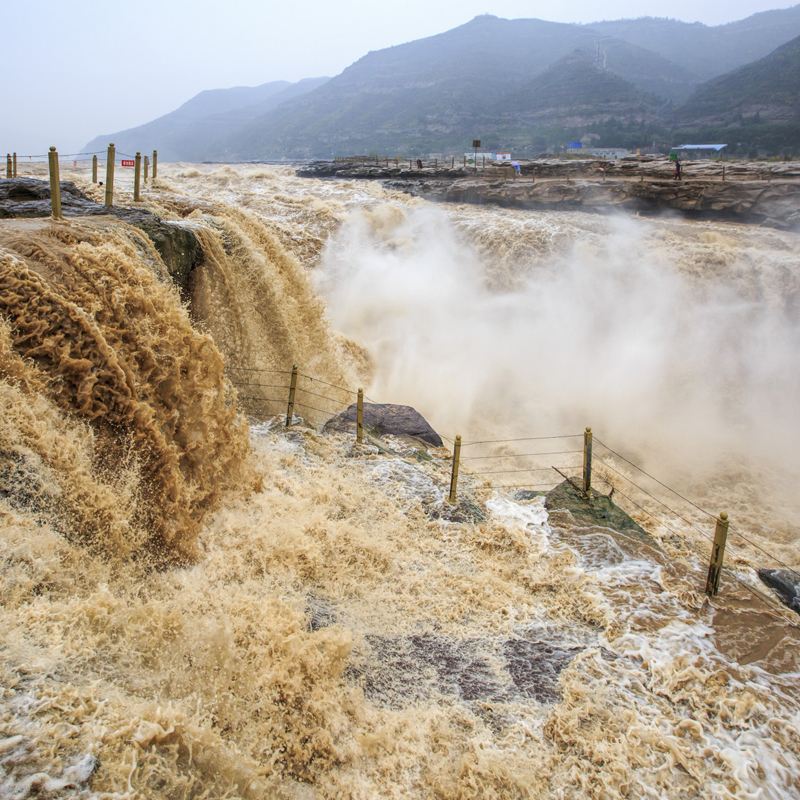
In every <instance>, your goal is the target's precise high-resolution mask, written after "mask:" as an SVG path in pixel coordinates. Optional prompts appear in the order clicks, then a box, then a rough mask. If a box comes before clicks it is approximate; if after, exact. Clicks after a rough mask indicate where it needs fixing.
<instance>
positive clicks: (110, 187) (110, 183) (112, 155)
mask: <svg viewBox="0 0 800 800" xmlns="http://www.w3.org/2000/svg"><path fill="white" fill-rule="evenodd" d="M116 159H117V150H116V148H115V147H114V145H113V144H110V145H109V146H108V152H107V153H106V207H107V208H111V206H113V205H114V162H115V161H116Z"/></svg>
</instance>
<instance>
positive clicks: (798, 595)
mask: <svg viewBox="0 0 800 800" xmlns="http://www.w3.org/2000/svg"><path fill="white" fill-rule="evenodd" d="M758 577H759V578H761V580H762V582H763V583H765V584H766V585H767V586H769V587H770V589H772V590H773V591H774V592H775V593H776V594H777V595H778V597H780V599H781V602H782V603H783V604H784V605H787V606H788V607H789V608H791V609H792V611H796V612H797V613H798V614H800V574H798V573H797V572H795V571H794V570H790V569H760V570H758Z"/></svg>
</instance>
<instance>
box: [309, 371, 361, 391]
mask: <svg viewBox="0 0 800 800" xmlns="http://www.w3.org/2000/svg"><path fill="white" fill-rule="evenodd" d="M297 374H298V375H299V376H300V377H301V378H306V379H307V380H309V381H316V382H317V383H322V384H324V385H325V386H330V387H331V388H332V389H339V391H341V392H346V393H347V394H358V392H356V391H354V390H353V389H347V388H346V387H344V386H339V384H338V383H329V382H328V381H323V380H322V379H321V378H314V377H312V376H311V375H306V374H305V372H298V373H297Z"/></svg>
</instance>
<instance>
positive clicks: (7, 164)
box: [6, 153, 11, 178]
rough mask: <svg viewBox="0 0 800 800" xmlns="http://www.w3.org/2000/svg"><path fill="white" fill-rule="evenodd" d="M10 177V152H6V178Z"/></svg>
mask: <svg viewBox="0 0 800 800" xmlns="http://www.w3.org/2000/svg"><path fill="white" fill-rule="evenodd" d="M10 177H11V153H6V178H10Z"/></svg>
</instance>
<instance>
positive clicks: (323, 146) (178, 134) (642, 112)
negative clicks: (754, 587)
mask: <svg viewBox="0 0 800 800" xmlns="http://www.w3.org/2000/svg"><path fill="white" fill-rule="evenodd" d="M798 35H800V5H799V6H794V7H792V8H789V9H780V10H776V11H768V12H763V13H760V14H755V15H753V16H751V17H748V18H747V19H745V20H740V21H738V22H734V23H730V24H727V25H719V26H706V25H702V24H699V23H694V24H689V23H685V22H679V21H676V20H666V19H653V18H643V19H638V20H619V21H614V22H599V23H595V24H591V25H577V24H564V23H555V22H546V21H543V20H538V19H517V20H507V19H500V18H498V17H494V16H490V15H483V16H480V17H476V18H475V19H473V20H471V21H470V22H468V23H466V24H464V25H461V26H458V27H457V28H454V29H452V30H449V31H446V32H444V33H441V34H438V35H435V36H431V37H427V38H424V39H419V40H416V41H412V42H408V43H405V44H401V45H397V46H395V47H390V48H386V49H383V50H378V51H374V52H370V53H368V54H367V55H365V56H364V57H362V58H361V59H359V60H358V61H356V62H355V63H354V64H352V65H351V66H349V67H348V68H347V69H345V70H344V71H343V72H342V73H341V74H340V75H338V76H336V77H334V78H332V79H330V80H325V81H324V82H323V81H322V80H321V79H319V80H318V81H317V82H316V83H315V82H313V81H312V82H300V84H294V85H291V86H287V85H286V84H283V83H281V82H276V83H272V84H265V85H264V86H262V87H256V88H255V89H249V90H242V89H237V90H220V91H218V92H217V93H202V94H201V95H198V96H197V97H196V98H193V100H192V101H190V102H189V103H187V104H185V105H184V106H182V107H181V109H178V110H177V111H175V112H173V113H172V114H168V115H166V116H165V117H162V118H160V119H159V120H155V121H154V122H152V123H149V124H148V125H145V126H141V127H140V128H136V129H132V130H131V131H125V132H123V133H121V134H111V135H110V136H107V137H101V138H99V139H97V140H95V141H94V142H92V143H91V144H92V146H91V147H90V149H100V148H99V147H96V146H95V145H96V144H98V143H102V142H106V141H111V140H114V141H116V142H117V143H118V144H119V143H120V142H124V141H129V142H130V143H131V144H128V145H125V146H124V149H127V150H128V151H129V152H130V151H132V149H134V148H135V149H139V150H143V151H144V150H149V149H151V148H152V147H158V149H159V152H160V153H161V154H162V157H163V158H168V159H183V160H220V161H224V160H231V161H235V160H259V159H280V158H314V157H331V156H333V155H337V154H339V155H341V154H352V153H368V152H378V153H387V154H398V155H406V154H407V155H417V154H420V153H426V152H442V151H446V152H460V151H461V150H463V149H464V147H465V146H466V145H467V144H468V142H469V141H471V139H472V138H473V136H480V137H481V138H482V140H483V141H484V144H485V145H486V147H488V148H496V147H511V146H513V147H514V149H515V151H517V152H518V153H519V154H520V155H525V154H528V153H532V152H538V151H540V150H541V149H545V148H548V147H551V146H554V145H557V144H558V143H559V142H563V141H564V139H565V138H572V137H578V138H581V137H583V138H585V139H587V140H588V141H590V142H593V143H595V144H603V145H625V146H639V145H641V144H644V143H649V142H651V141H653V140H655V139H659V140H664V141H666V140H668V139H669V138H670V131H671V129H672V127H673V124H674V121H675V120H676V119H677V120H678V121H679V123H680V126H681V129H684V130H701V129H707V125H708V123H709V122H711V121H712V117H709V113H710V112H709V111H708V109H707V108H706V104H707V103H712V104H713V102H717V100H714V99H713V98H715V97H716V98H717V99H718V100H719V98H720V97H722V95H725V96H728V97H730V96H732V94H735V92H736V85H737V82H740V81H746V80H749V78H748V76H749V75H751V73H748V72H741V71H740V72H738V73H737V72H733V73H732V74H731V75H730V76H728V78H726V79H725V80H724V81H723V83H722V84H720V85H721V86H722V87H723V88H722V89H719V88H718V89H714V88H713V86H714V85H715V84H714V83H711V84H709V86H708V87H705V88H704V89H703V90H699V89H698V87H700V86H701V85H702V84H703V82H704V81H706V80H708V79H709V78H711V79H713V78H716V77H717V76H719V75H720V74H721V73H723V72H725V71H727V70H729V69H733V70H739V68H741V67H744V65H745V64H747V63H748V62H750V61H753V60H754V59H763V62H764V63H763V64H762V66H761V67H759V68H758V69H759V70H760V72H759V73H758V74H759V75H760V76H761V77H760V78H759V80H760V81H761V83H762V84H764V85H772V84H773V83H776V84H777V83H783V82H785V81H781V80H779V79H778V77H777V76H776V78H775V80H774V81H773V79H772V78H770V75H771V74H772V73H773V72H774V71H777V70H781V69H785V63H784V62H783V61H781V60H780V59H779V58H776V59H773V60H770V58H765V57H767V56H769V54H770V52H771V51H772V50H773V49H774V48H775V47H780V46H781V45H783V44H785V43H786V42H787V41H789V40H790V39H792V38H793V37H796V36H798ZM752 80H753V82H754V85H755V82H756V79H755V78H753V79H752ZM725 81H727V82H725ZM789 83H791V81H789ZM795 85H796V84H795ZM725 87H728V88H727V89H726V88H725ZM706 90H707V91H706ZM225 91H228V92H232V93H233V94H230V95H227V94H225ZM248 92H250V93H260V94H259V96H258V97H257V98H256V97H255V96H254V95H248V94H247V93H248ZM693 92H695V94H692V93H693ZM720 92H722V95H720ZM726 93H727V95H726ZM206 95H211V96H210V97H206ZM690 96H691V97H692V100H691V102H687V101H688V99H689V97H690ZM720 102H723V103H724V102H725V101H724V97H723V99H722V100H720ZM776 102H777V103H778V105H779V104H780V102H783V101H777V100H776ZM774 105H775V103H773V106H774ZM676 107H679V108H680V112H679V113H678V114H677V115H675V112H674V109H675V108H676ZM773 112H774V110H773ZM773 112H770V113H771V114H772V116H774V113H773ZM737 113H738V112H737ZM748 113H750V112H748ZM712 116H713V115H712ZM737 118H738V117H737ZM134 140H135V144H134ZM754 141H755V140H754ZM781 142H782V144H780V146H781V147H783V146H785V144H786V142H785V137H784V139H782V140H781ZM790 143H791V137H790ZM740 144H741V145H742V146H743V147H750V146H752V144H753V142H749V141H745V142H741V143H740ZM756 144H758V143H757V142H756ZM773 144H774V142H773Z"/></svg>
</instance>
